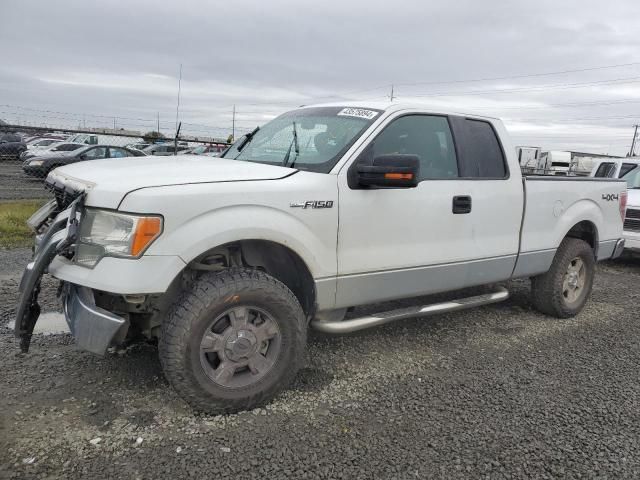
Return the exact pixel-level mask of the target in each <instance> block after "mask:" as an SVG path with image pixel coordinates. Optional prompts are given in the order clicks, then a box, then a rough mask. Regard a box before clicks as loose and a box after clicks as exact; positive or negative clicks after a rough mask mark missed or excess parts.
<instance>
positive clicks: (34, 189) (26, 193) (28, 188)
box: [0, 160, 51, 201]
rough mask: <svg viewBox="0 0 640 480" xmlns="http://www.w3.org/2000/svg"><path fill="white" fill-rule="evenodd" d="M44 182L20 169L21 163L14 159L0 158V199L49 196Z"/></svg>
mask: <svg viewBox="0 0 640 480" xmlns="http://www.w3.org/2000/svg"><path fill="white" fill-rule="evenodd" d="M50 196H51V194H50V193H49V192H47V191H46V190H45V189H44V183H43V182H42V180H40V179H37V178H31V177H28V176H27V175H25V174H24V172H23V171H22V163H21V162H19V161H15V160H0V201H2V200H25V199H31V198H38V199H39V198H49V197H50Z"/></svg>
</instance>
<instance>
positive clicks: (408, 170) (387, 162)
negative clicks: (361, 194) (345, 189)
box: [356, 154, 420, 188]
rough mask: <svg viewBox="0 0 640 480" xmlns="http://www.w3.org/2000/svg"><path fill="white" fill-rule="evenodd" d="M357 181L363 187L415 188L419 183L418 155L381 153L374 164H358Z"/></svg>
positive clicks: (374, 160)
mask: <svg viewBox="0 0 640 480" xmlns="http://www.w3.org/2000/svg"><path fill="white" fill-rule="evenodd" d="M356 169H357V182H358V185H360V186H363V187H386V188H414V187H415V186H417V185H418V173H419V170H420V160H419V158H418V156H417V155H400V154H391V155H380V156H379V157H376V158H374V159H373V165H362V164H360V165H357V167H356Z"/></svg>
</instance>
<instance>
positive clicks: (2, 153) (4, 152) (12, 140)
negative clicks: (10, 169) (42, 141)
mask: <svg viewBox="0 0 640 480" xmlns="http://www.w3.org/2000/svg"><path fill="white" fill-rule="evenodd" d="M26 149H27V144H26V143H24V142H23V141H22V137H21V136H20V135H16V134H14V133H4V134H2V135H0V159H4V160H18V159H19V158H20V155H21V154H22V152H24V151H25V150H26Z"/></svg>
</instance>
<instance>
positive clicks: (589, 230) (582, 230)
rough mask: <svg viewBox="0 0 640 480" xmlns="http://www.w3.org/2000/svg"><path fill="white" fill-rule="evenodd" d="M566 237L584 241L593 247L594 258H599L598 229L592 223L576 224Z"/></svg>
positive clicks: (586, 221) (585, 221)
mask: <svg viewBox="0 0 640 480" xmlns="http://www.w3.org/2000/svg"><path fill="white" fill-rule="evenodd" d="M566 236H567V237H571V238H579V239H581V240H584V241H585V242H587V243H588V244H589V245H591V249H592V250H593V254H594V256H595V257H596V258H597V257H598V229H597V228H596V226H595V225H594V224H593V223H591V222H590V221H588V220H584V221H582V222H580V223H576V224H575V225H574V226H573V227H571V230H569V232H567V235H566Z"/></svg>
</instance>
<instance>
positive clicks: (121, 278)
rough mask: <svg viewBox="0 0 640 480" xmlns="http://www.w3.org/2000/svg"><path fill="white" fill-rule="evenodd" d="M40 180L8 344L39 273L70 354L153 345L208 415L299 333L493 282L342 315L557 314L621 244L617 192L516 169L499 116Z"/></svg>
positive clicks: (329, 128) (360, 107)
mask: <svg viewBox="0 0 640 480" xmlns="http://www.w3.org/2000/svg"><path fill="white" fill-rule="evenodd" d="M47 184H48V185H49V187H50V188H51V189H52V190H53V191H54V192H55V196H56V201H54V202H50V203H49V204H47V205H45V206H44V207H43V208H42V209H41V210H40V211H38V212H36V214H35V215H34V216H33V217H32V218H31V219H30V221H29V223H30V225H32V226H33V228H34V230H35V231H36V232H37V236H36V250H35V257H34V259H33V261H32V262H31V263H29V265H27V267H26V269H25V273H24V275H23V278H22V281H21V284H20V298H19V301H18V306H17V312H16V322H15V331H16V335H17V336H18V337H19V338H20V345H21V348H22V350H23V351H25V352H26V351H27V350H28V348H29V343H30V339H31V334H32V332H33V327H34V325H35V323H36V321H37V319H38V316H39V312H40V309H39V306H38V302H37V298H38V292H39V288H40V281H41V277H42V275H43V274H45V272H46V273H47V274H49V275H52V276H53V277H55V278H57V279H59V280H61V281H62V282H63V287H62V290H61V291H62V299H63V304H64V311H65V316H66V318H67V322H68V324H69V326H70V329H71V332H72V333H73V335H74V337H75V338H76V342H77V344H78V345H79V346H80V347H81V348H84V349H87V350H89V351H92V352H95V353H98V354H104V353H105V351H106V350H107V348H108V347H109V346H110V345H112V344H114V343H120V342H123V341H126V339H128V338H130V337H135V336H139V335H145V336H147V337H150V338H157V339H158V341H159V355H160V360H161V363H162V367H163V370H164V373H165V375H166V377H167V379H168V380H169V382H170V383H171V385H172V386H173V387H174V388H175V389H176V390H177V391H178V392H179V393H180V395H181V396H182V397H183V398H184V399H185V400H186V401H187V402H189V403H190V404H191V405H193V406H194V408H196V409H198V410H202V411H208V412H215V413H221V412H231V411H237V410H240V409H246V408H252V407H255V406H257V405H260V404H263V403H265V402H267V401H268V400H269V399H271V398H273V397H274V395H276V394H277V393H278V392H279V391H280V390H281V389H283V388H284V387H285V386H286V385H287V384H288V383H289V382H290V381H291V380H292V378H293V377H294V375H295V373H296V371H297V370H298V369H299V368H300V366H301V364H302V362H303V359H304V351H305V345H306V338H307V329H308V328H314V329H316V330H319V331H322V332H325V333H333V334H338V333H347V332H354V331H357V330H361V329H363V328H369V327H374V326H377V325H381V324H384V323H387V322H390V321H395V320H400V319H404V318H408V317H423V316H426V315H430V314H436V313H441V312H448V311H455V310H459V309H463V308H469V307H472V306H478V305H485V304H488V303H493V302H498V301H501V300H504V299H506V298H507V297H508V291H507V290H506V289H505V288H504V287H501V286H497V287H496V286H494V287H487V288H490V290H489V291H488V292H486V293H483V294H480V295H477V294H476V295H474V296H470V297H464V296H463V298H458V299H457V300H453V301H446V302H442V303H433V304H427V305H419V306H414V307H408V308H403V309H399V310H391V311H383V312H379V313H376V314H370V315H365V316H361V317H357V318H350V317H348V316H346V313H347V311H348V309H350V308H351V307H355V306H361V305H367V304H373V303H379V302H382V301H386V300H394V299H401V298H411V297H419V296H422V295H427V294H433V293H438V292H446V291H451V292H452V291H456V290H459V289H463V288H466V287H474V286H482V285H485V286H489V285H495V284H496V283H497V282H504V281H507V280H509V279H512V278H522V277H529V278H531V279H532V283H531V286H532V287H531V288H532V299H533V304H534V305H535V307H536V308H537V309H538V310H539V311H541V312H543V313H545V314H547V315H551V316H554V317H557V318H566V317H571V316H573V315H576V314H578V313H579V312H580V311H581V310H582V308H583V307H584V306H585V304H586V302H587V300H588V298H589V296H590V293H591V288H592V285H593V279H594V275H595V262H596V261H597V260H605V259H609V258H615V257H617V256H618V255H619V254H620V253H621V251H622V249H623V247H624V240H623V239H622V220H623V217H624V211H625V201H626V184H625V183H624V182H623V181H620V180H616V179H608V178H607V179H596V178H572V177H560V176H558V177H546V176H532V177H523V176H522V174H521V172H520V165H519V163H518V159H517V158H516V155H515V148H514V146H513V144H512V143H511V140H510V138H509V135H508V134H507V132H506V130H505V128H504V126H503V124H502V122H501V121H500V120H498V119H495V118H489V117H480V116H475V115H463V114H459V113H452V112H447V111H432V110H427V109H425V108H424V107H423V106H411V105H402V104H397V103H384V104H371V105H368V104H330V105H318V106H308V107H302V108H299V109H296V110H293V111H290V112H288V113H285V114H283V115H281V116H279V117H277V118H275V119H274V120H272V121H270V122H269V123H267V124H266V125H264V126H263V127H261V128H259V129H258V128H257V129H255V130H254V131H253V132H251V133H250V134H248V135H245V136H244V137H242V138H241V139H240V140H238V141H237V142H236V143H235V144H234V145H233V146H232V147H231V148H230V149H228V150H227V151H226V152H225V153H224V155H223V158H219V159H216V160H215V161H212V160H211V158H209V157H198V156H181V157H158V158H149V157H145V158H140V159H138V158H126V159H123V160H118V159H110V160H104V161H103V160H95V161H92V162H84V163H82V162H81V163H77V164H74V165H69V166H63V167H60V168H58V169H56V170H54V171H52V172H51V173H50V174H49V176H48V178H47Z"/></svg>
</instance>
